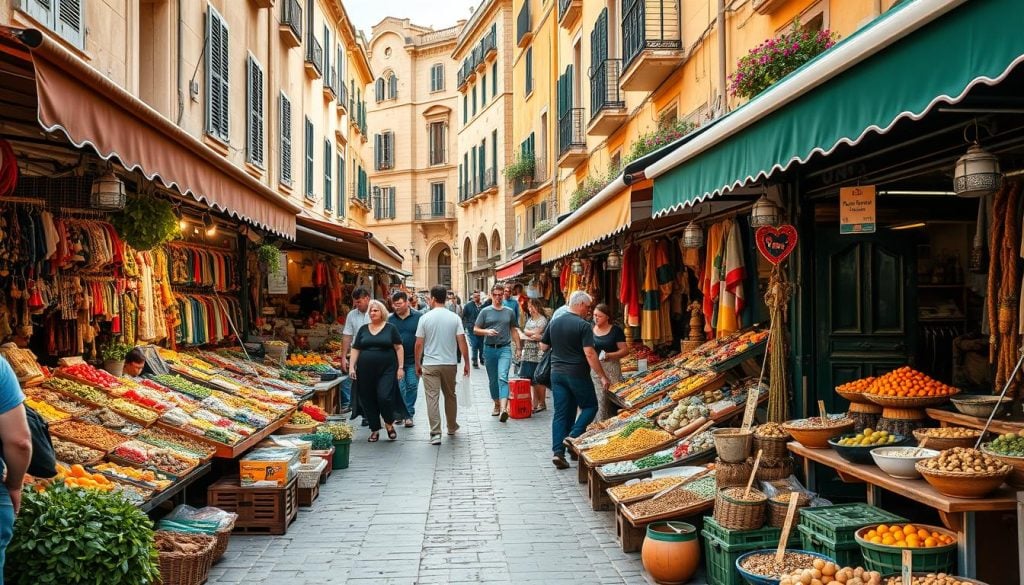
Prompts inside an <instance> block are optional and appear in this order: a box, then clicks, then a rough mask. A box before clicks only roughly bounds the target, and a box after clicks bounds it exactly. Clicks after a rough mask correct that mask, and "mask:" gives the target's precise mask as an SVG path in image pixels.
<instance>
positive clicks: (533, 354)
mask: <svg viewBox="0 0 1024 585" xmlns="http://www.w3.org/2000/svg"><path fill="white" fill-rule="evenodd" d="M547 326H548V318H547V317H545V316H544V315H541V316H539V317H537V318H536V319H535V318H533V317H530V318H529V319H527V320H526V328H525V331H526V333H544V328H545V327H547ZM542 357H544V351H543V350H541V348H540V342H539V341H532V340H529V339H526V338H525V337H524V338H523V357H522V358H521V359H522V361H524V362H539V361H540V358H542Z"/></svg>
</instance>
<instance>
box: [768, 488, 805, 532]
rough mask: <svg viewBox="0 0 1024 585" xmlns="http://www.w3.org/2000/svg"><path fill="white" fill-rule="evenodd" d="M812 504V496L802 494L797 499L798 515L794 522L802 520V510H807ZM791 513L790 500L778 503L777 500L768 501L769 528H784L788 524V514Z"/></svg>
mask: <svg viewBox="0 0 1024 585" xmlns="http://www.w3.org/2000/svg"><path fill="white" fill-rule="evenodd" d="M810 503H811V496H809V495H807V494H805V493H801V494H800V495H799V496H798V497H797V501H796V515H795V516H793V522H797V521H799V520H800V508H806V507H807V506H808V505H810ZM787 512H789V500H788V499H787V500H785V501H784V502H776V501H775V500H768V526H771V527H773V528H782V526H783V525H784V524H785V523H786V513H787Z"/></svg>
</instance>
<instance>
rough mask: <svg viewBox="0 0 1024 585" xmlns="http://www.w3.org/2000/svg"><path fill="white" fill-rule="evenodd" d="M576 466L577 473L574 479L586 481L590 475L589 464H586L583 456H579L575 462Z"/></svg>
mask: <svg viewBox="0 0 1024 585" xmlns="http://www.w3.org/2000/svg"><path fill="white" fill-rule="evenodd" d="M576 467H577V474H578V475H577V476H576V481H578V482H580V484H585V483H587V480H588V478H589V475H590V466H588V465H587V462H586V460H585V458H584V457H580V458H579V461H578V462H577V465H576Z"/></svg>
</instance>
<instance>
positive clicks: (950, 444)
mask: <svg viewBox="0 0 1024 585" xmlns="http://www.w3.org/2000/svg"><path fill="white" fill-rule="evenodd" d="M930 430H931V429H917V430H915V431H914V438H915V439H917V444H918V445H920V444H921V441H923V440H924V438H925V437H928V448H929V449H935V450H936V451H945V450H946V449H952V448H954V447H974V444H975V443H977V442H978V437H980V436H981V431H978V430H975V429H968V430H970V431H972V433H971V434H972V435H973V436H970V437H960V438H955V437H929V436H928V431H930Z"/></svg>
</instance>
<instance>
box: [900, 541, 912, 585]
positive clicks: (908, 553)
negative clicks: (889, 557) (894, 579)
mask: <svg viewBox="0 0 1024 585" xmlns="http://www.w3.org/2000/svg"><path fill="white" fill-rule="evenodd" d="M913 572H914V551H912V550H910V549H909V548H905V549H903V582H904V583H907V584H908V585H909V583H911V582H912V576H911V575H912V573H913Z"/></svg>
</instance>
